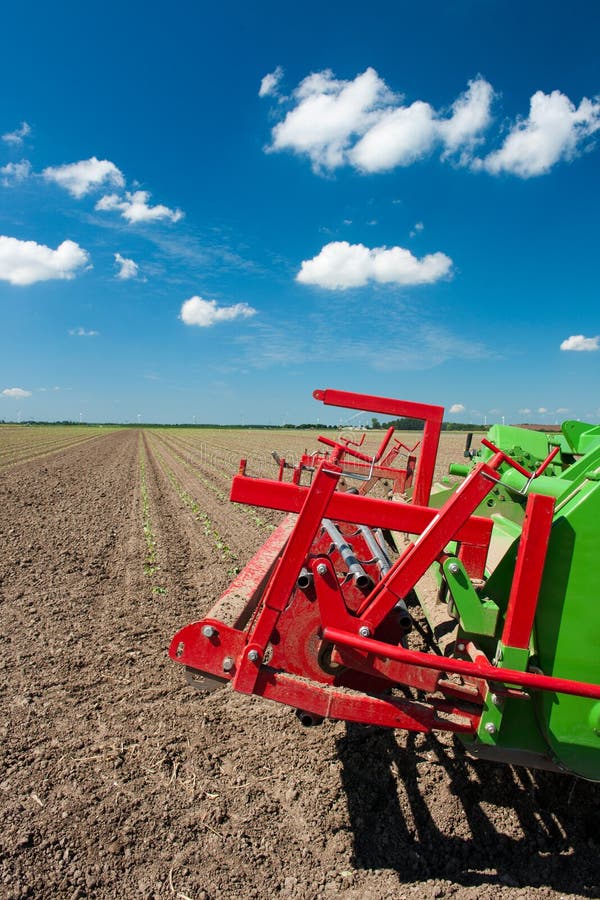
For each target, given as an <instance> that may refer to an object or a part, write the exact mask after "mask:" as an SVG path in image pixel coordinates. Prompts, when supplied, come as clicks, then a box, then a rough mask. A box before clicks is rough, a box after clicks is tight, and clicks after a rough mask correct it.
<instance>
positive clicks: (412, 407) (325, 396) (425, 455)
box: [313, 388, 444, 506]
mask: <svg viewBox="0 0 600 900" xmlns="http://www.w3.org/2000/svg"><path fill="white" fill-rule="evenodd" d="M313 397H314V398H315V400H321V401H322V402H323V403H324V404H325V405H326V406H342V407H344V408H346V409H360V410H364V411H365V412H375V413H380V414H384V415H388V416H393V417H394V418H395V419H399V418H404V417H406V418H410V419H421V420H422V421H424V422H425V429H424V432H423V445H422V449H421V454H420V458H419V464H418V468H417V474H416V477H415V488H414V494H413V499H414V502H415V503H418V504H419V505H422V506H427V504H428V503H429V495H430V493H431V485H432V484H433V473H434V471H435V460H436V456H437V451H438V445H439V442H440V432H441V430H442V420H443V417H444V407H443V406H430V405H429V404H427V403H413V402H411V401H409V400H394V399H392V398H391V397H374V396H372V395H370V394H353V393H350V392H349V391H334V390H331V389H330V388H327V389H326V390H324V391H321V390H318V391H313Z"/></svg>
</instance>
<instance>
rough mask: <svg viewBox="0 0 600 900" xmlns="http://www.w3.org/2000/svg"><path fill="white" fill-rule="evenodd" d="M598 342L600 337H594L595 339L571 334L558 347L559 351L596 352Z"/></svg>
mask: <svg viewBox="0 0 600 900" xmlns="http://www.w3.org/2000/svg"><path fill="white" fill-rule="evenodd" d="M599 342H600V335H596V337H584V336H583V335H582V334H572V335H571V337H568V338H566V340H564V341H563V342H562V344H561V345H560V349H561V350H576V351H578V352H581V351H586V350H587V351H590V350H598V349H600V347H599Z"/></svg>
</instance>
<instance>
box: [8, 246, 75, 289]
mask: <svg viewBox="0 0 600 900" xmlns="http://www.w3.org/2000/svg"><path fill="white" fill-rule="evenodd" d="M88 263H89V254H88V253H87V251H86V250H83V249H82V248H81V247H80V246H79V244H76V243H75V242H74V241H63V242H62V244H60V246H59V247H57V249H56V250H52V249H51V248H50V247H46V245H45V244H37V243H36V242H35V241H20V240H18V239H17V238H13V237H6V236H5V235H0V280H2V281H8V282H10V284H16V285H27V284H35V283H36V282H37V281H50V280H51V279H53V278H63V279H70V278H74V277H75V275H76V274H77V273H78V271H79V270H80V269H81V268H83V267H84V266H87V265H88Z"/></svg>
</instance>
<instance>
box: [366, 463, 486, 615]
mask: <svg viewBox="0 0 600 900" xmlns="http://www.w3.org/2000/svg"><path fill="white" fill-rule="evenodd" d="M495 484H496V473H495V472H494V470H493V469H491V468H490V467H489V466H488V465H486V463H479V464H478V465H477V466H476V467H475V468H474V469H473V472H472V474H471V475H470V477H469V478H468V479H467V480H466V481H464V482H463V483H462V484H461V486H460V487H459V489H458V490H457V491H456V493H455V494H453V495H452V496H451V497H450V499H449V500H448V501H447V502H446V503H445V504H444V506H443V507H442V509H441V510H439V511H438V512H437V513H436V515H435V517H434V518H433V519H432V520H431V522H430V523H429V525H428V526H427V528H426V529H425V531H424V532H423V533H422V534H421V536H420V537H419V538H418V539H417V541H416V542H415V543H414V544H411V546H410V547H409V548H408V550H407V551H406V552H405V553H404V555H403V556H401V557H400V559H399V560H398V561H397V562H396V563H394V565H393V566H392V568H391V569H390V571H389V572H388V574H387V575H386V576H385V578H383V579H382V580H381V581H380V582H379V584H378V585H377V586H376V587H375V588H374V590H373V591H372V592H371V593H370V594H369V596H368V597H367V598H366V599H365V601H364V603H363V605H362V606H361V607H360V609H359V610H358V614H359V615H360V616H364V617H368V619H369V620H371V621H372V622H373V623H379V622H380V621H381V620H382V618H383V616H384V615H385V614H386V613H387V612H389V610H390V609H392V607H393V606H394V604H395V603H396V602H397V600H399V599H403V598H404V597H406V596H407V594H408V593H409V591H410V590H411V589H412V588H413V587H414V586H415V584H416V583H417V581H418V580H419V578H421V576H422V575H424V574H425V572H426V571H427V569H428V568H429V566H430V565H431V564H432V562H433V561H434V560H436V559H437V558H438V557H439V555H440V554H441V553H442V552H443V550H444V547H445V546H446V545H447V544H448V543H449V542H450V541H451V540H452V539H453V538H455V537H456V535H457V533H458V531H459V529H460V528H461V527H462V526H463V525H464V524H465V522H467V521H468V519H469V518H470V516H471V515H472V513H473V510H474V509H476V508H477V506H479V504H480V503H481V501H482V500H483V498H484V497H486V496H487V494H489V492H490V491H491V490H492V488H493V487H494V485H495Z"/></svg>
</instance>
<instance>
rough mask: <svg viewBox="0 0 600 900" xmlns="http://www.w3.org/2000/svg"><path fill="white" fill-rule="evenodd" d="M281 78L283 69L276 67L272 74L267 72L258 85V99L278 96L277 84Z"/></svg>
mask: <svg viewBox="0 0 600 900" xmlns="http://www.w3.org/2000/svg"><path fill="white" fill-rule="evenodd" d="M282 76H283V69H282V68H281V66H277V68H276V69H275V71H274V72H269V74H268V75H265V77H264V78H263V79H262V81H261V83H260V90H259V92H258V96H259V97H277V95H278V94H279V91H278V87H279V82H280V81H281V78H282Z"/></svg>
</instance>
